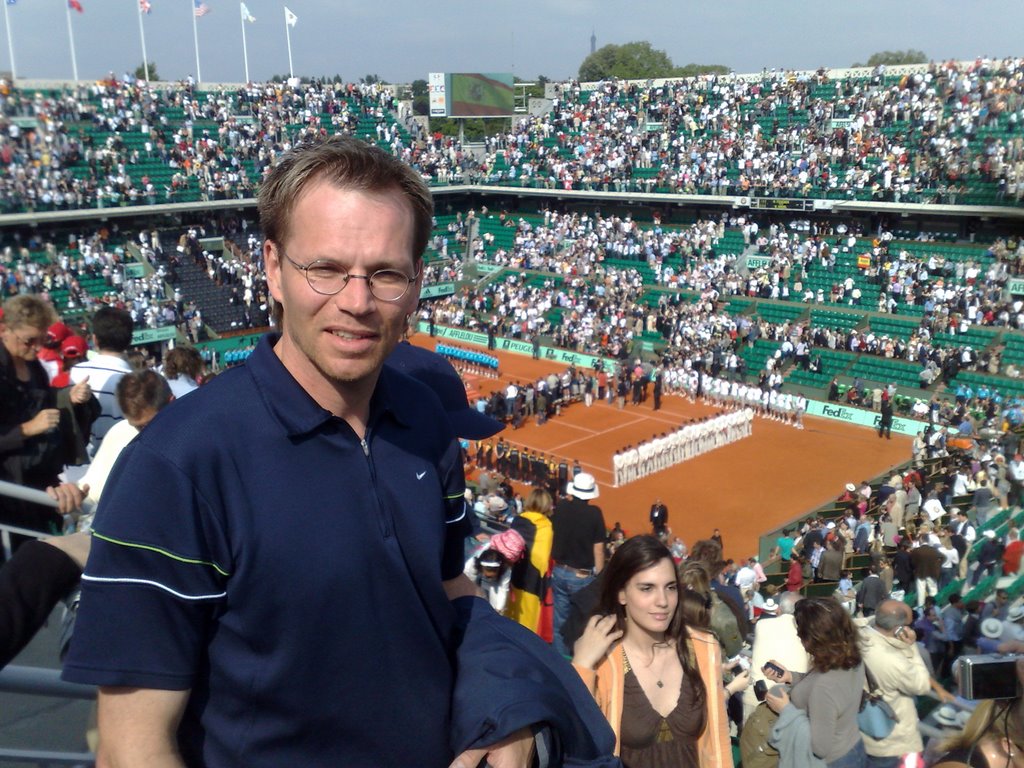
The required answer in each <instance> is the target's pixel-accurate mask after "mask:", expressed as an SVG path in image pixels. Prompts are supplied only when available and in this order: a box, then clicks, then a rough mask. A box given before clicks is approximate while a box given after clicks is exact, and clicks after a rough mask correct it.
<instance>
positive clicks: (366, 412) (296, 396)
mask: <svg viewBox="0 0 1024 768" xmlns="http://www.w3.org/2000/svg"><path fill="white" fill-rule="evenodd" d="M259 211H260V218H261V226H262V230H263V232H264V234H265V236H266V241H265V244H264V248H263V257H264V260H265V264H266V270H267V280H268V285H269V287H270V291H271V294H272V296H273V298H274V300H275V306H274V311H275V320H276V321H277V325H278V327H279V328H280V329H281V334H280V336H270V337H267V338H265V339H263V341H262V342H261V343H260V345H259V346H258V347H257V349H256V350H255V352H254V353H253V354H252V355H251V356H250V358H249V359H248V361H247V363H246V365H244V366H241V367H239V368H235V369H232V370H230V371H228V372H226V373H224V374H222V375H221V376H219V377H217V379H215V380H214V381H213V382H211V383H210V384H209V385H207V386H205V387H202V388H201V389H200V390H198V391H197V392H196V393H194V394H193V395H191V396H189V397H187V398H183V399H182V400H179V401H176V402H175V403H173V404H172V405H171V406H170V407H169V408H167V409H165V411H164V412H163V413H162V414H161V415H160V417H159V418H157V419H155V420H154V421H153V422H152V424H151V425H150V426H149V427H148V428H147V429H146V431H145V432H143V433H142V435H141V437H140V439H138V440H136V441H135V442H133V443H132V444H131V445H130V446H129V447H128V448H126V449H125V451H124V453H123V454H122V457H121V459H120V460H119V462H118V464H117V467H116V468H115V470H114V472H113V474H112V476H111V478H110V480H109V482H108V490H107V492H106V493H105V494H104V497H103V503H102V504H101V507H100V510H99V511H98V514H97V517H96V521H95V524H94V527H93V531H94V542H93V548H92V553H91V555H90V558H89V562H88V565H87V567H86V571H85V574H84V576H83V595H82V603H81V609H80V613H79V618H78V623H77V627H76V633H75V637H74V640H73V643H72V648H71V652H70V656H69V658H68V661H67V664H66V666H65V670H64V675H65V678H66V679H69V680H74V681H78V682H83V683H92V684H97V685H99V686H101V688H100V694H99V729H100V750H99V755H98V760H99V762H100V763H103V764H106V765H111V766H122V765H124V766H143V765H144V766H147V768H160V767H161V766H182V765H188V766H208V767H209V768H220V767H221V766H245V768H262V767H263V766H267V767H268V768H269V767H270V766H275V767H276V766H290V765H302V766H314V765H324V766H413V765H415V766H445V765H448V764H449V763H450V762H451V760H452V758H453V757H454V756H453V755H452V753H451V747H450V746H449V734H450V727H451V722H450V718H451V717H453V716H457V715H458V712H454V713H453V712H452V689H453V685H454V682H455V681H454V677H455V673H454V671H453V666H452V662H451V658H452V653H453V647H452V645H453V643H452V641H453V630H454V623H455V611H454V610H453V607H452V605H451V603H450V601H451V600H453V599H456V598H458V597H463V596H467V595H471V594H475V591H474V590H473V587H472V585H471V584H470V582H469V581H468V580H467V579H465V577H464V576H462V566H463V562H462V544H463V539H464V537H465V535H466V533H467V531H468V530H469V526H468V521H467V520H466V518H465V511H464V502H463V490H464V488H463V486H464V479H463V476H462V467H461V463H460V457H459V451H458V445H457V443H456V442H455V440H454V439H453V435H452V434H451V429H450V427H449V426H448V422H447V420H446V418H445V417H444V415H443V412H442V411H441V405H440V403H439V402H438V400H437V397H436V396H435V395H434V394H433V393H432V392H431V390H430V389H429V388H428V387H426V386H424V385H422V384H420V383H418V382H416V381H414V380H413V379H411V378H409V377H408V376H405V375H404V374H401V373H399V372H397V371H394V370H392V369H390V368H384V367H383V362H384V360H385V358H386V357H387V356H388V354H389V353H390V352H391V350H392V349H393V348H394V347H395V345H396V344H397V342H398V340H399V338H400V336H401V333H402V331H403V329H404V328H405V326H406V324H407V322H408V318H409V316H410V315H411V313H412V312H413V311H414V310H415V308H416V303H417V298H418V295H419V288H420V275H421V274H422V273H421V267H422V261H421V254H422V253H423V250H424V248H425V246H426V242H427V239H428V237H429V234H430V230H431V224H432V204H431V201H430V195H429V191H428V190H427V189H426V187H425V186H424V184H423V182H422V180H421V179H420V178H419V176H418V175H417V174H416V173H415V172H414V171H412V170H411V169H410V168H409V167H407V166H405V165H403V164H401V163H399V162H398V161H397V160H395V159H393V158H391V157H390V156H389V155H387V154H386V153H384V152H382V151H380V150H377V149H376V148H371V147H368V146H367V145H365V144H362V143H361V142H357V141H355V140H352V139H347V138H341V137H334V138H332V139H329V140H327V141H325V142H321V143H317V144H310V145H303V146H301V147H299V148H297V149H295V150H292V151H290V152H289V153H287V154H286V155H284V156H282V157H281V158H280V159H279V160H278V163H277V165H276V166H275V168H274V170H273V171H272V172H271V174H270V175H269V176H268V177H267V179H266V181H265V182H264V184H263V188H262V190H261V194H260V202H259ZM531 747H532V739H531V737H530V733H529V730H528V729H525V730H521V731H516V732H514V733H512V734H511V735H510V736H509V737H508V738H506V739H505V740H503V741H501V742H499V743H498V744H496V745H493V746H492V747H485V748H481V749H475V750H472V751H469V752H466V753H464V754H462V755H460V756H459V757H458V758H456V764H464V765H466V766H475V765H477V764H478V763H479V762H481V761H482V760H483V758H484V757H487V759H488V760H489V761H490V762H491V763H492V764H495V765H502V766H515V767H518V766H525V765H526V764H527V759H528V758H529V753H530V749H531Z"/></svg>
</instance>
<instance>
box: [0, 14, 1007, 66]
mask: <svg viewBox="0 0 1024 768" xmlns="http://www.w3.org/2000/svg"><path fill="white" fill-rule="evenodd" d="M10 1H11V0H6V2H10ZM0 2H4V0H0ZM80 2H81V5H82V7H83V9H84V13H81V14H79V13H77V12H75V11H73V10H72V11H71V12H70V15H71V25H72V28H73V34H74V44H75V49H76V53H77V62H78V72H79V78H80V79H81V80H86V81H88V80H95V79H98V78H100V77H103V76H105V75H107V74H108V73H110V72H113V73H115V74H117V75H120V74H122V73H124V72H125V71H132V70H134V69H135V67H137V66H139V65H140V64H141V63H142V43H141V36H140V32H139V23H138V19H139V13H138V8H139V0H80ZM149 2H150V3H151V6H152V13H151V14H149V15H148V16H144V17H143V19H144V29H145V41H146V49H147V53H148V58H149V60H150V61H151V62H155V63H156V66H157V71H158V72H159V75H160V77H161V79H164V80H169V79H181V78H184V77H187V76H189V75H192V76H193V77H195V76H197V74H201V80H202V81H203V82H207V83H219V82H224V83H238V82H242V81H244V79H245V69H244V62H243V46H242V22H241V11H240V6H239V2H238V0H205V2H206V5H207V6H208V7H209V9H210V12H209V13H208V14H207V15H205V16H203V17H202V18H199V19H197V20H196V27H197V33H198V43H199V67H200V69H198V70H197V64H196V46H195V45H194V39H193V30H192V18H193V16H192V7H193V0H149ZM246 5H247V6H248V9H249V12H250V13H251V14H252V15H253V16H254V17H255V18H256V21H255V22H253V23H251V24H246V25H245V37H246V47H247V50H248V58H249V76H250V78H251V79H253V80H267V79H269V78H270V77H272V76H273V75H275V74H287V73H288V48H287V38H286V35H285V22H284V5H285V4H284V3H282V2H281V1H280V0H246ZM287 5H288V8H289V9H290V10H291V11H292V12H293V13H294V14H295V16H296V17H297V19H298V20H297V23H296V24H295V26H293V27H292V28H291V29H290V32H291V48H292V61H293V64H294V70H295V74H297V75H311V76H324V75H328V76H333V75H340V76H341V77H342V78H343V79H344V80H345V81H357V80H359V79H360V78H362V77H364V76H366V75H377V76H379V77H380V78H381V79H383V80H385V81H387V82H398V83H407V82H411V81H412V80H414V79H418V78H423V79H425V78H426V77H427V74H428V73H429V72H509V71H511V72H512V73H513V74H515V75H516V76H517V77H520V78H522V79H524V80H532V79H534V78H536V77H537V76H538V75H545V76H547V77H549V78H551V79H565V78H569V77H574V76H575V75H576V73H577V72H578V70H579V65H580V63H581V62H582V61H583V59H584V58H586V56H587V55H588V54H589V53H590V36H591V33H592V32H593V34H595V35H596V36H597V46H598V47H599V48H600V47H601V46H603V45H607V44H610V43H614V44H623V43H628V42H632V41H647V42H650V43H651V45H652V46H653V47H654V48H656V49H659V50H663V51H665V52H666V53H667V54H668V55H669V57H670V58H671V59H672V61H673V62H674V63H675V64H677V65H683V64H688V63H701V64H723V65H725V66H727V67H730V68H732V69H733V70H734V71H736V72H741V73H742V72H757V71H760V70H761V69H765V68H769V69H770V68H784V69H816V68H818V67H820V66H825V67H831V68H840V67H846V66H849V65H851V64H853V63H854V62H856V61H866V60H867V58H868V57H869V56H870V55H871V54H872V53H875V52H877V51H883V50H904V49H907V48H913V49H917V50H921V51H924V52H925V54H927V55H928V56H929V57H930V58H932V59H936V60H939V59H950V58H955V59H973V58H975V57H978V56H993V57H1003V56H1014V55H1017V56H1020V55H1024V41H1022V40H1021V37H1020V30H1021V29H1024V2H1021V0H956V2H953V0H770V1H768V2H766V1H765V0H732V2H711V1H710V0H702V1H700V2H698V1H697V0H517V1H516V2H510V3H499V2H494V0H472V1H470V0H433V1H432V2H431V1H429V0H377V1H376V2H374V1H373V0H287ZM65 8H66V0H15V4H13V5H7V6H6V11H7V20H8V22H9V26H8V25H7V24H4V25H3V28H2V29H0V46H2V47H0V71H9V70H10V68H11V65H10V56H9V51H10V47H9V43H11V42H13V48H14V65H15V71H16V72H17V75H18V77H19V79H20V78H30V79H71V77H72V71H73V69H72V59H71V54H70V45H69V35H68V25H67V19H66V13H65Z"/></svg>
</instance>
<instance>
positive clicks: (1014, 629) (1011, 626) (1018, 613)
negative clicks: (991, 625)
mask: <svg viewBox="0 0 1024 768" xmlns="http://www.w3.org/2000/svg"><path fill="white" fill-rule="evenodd" d="M1022 622H1024V605H1021V604H1020V603H1017V604H1016V605H1014V606H1013V607H1012V608H1010V613H1009V614H1008V615H1007V617H1006V621H1004V622H1003V632H1002V634H1001V635H1000V636H999V642H1000V643H1010V642H1012V643H1024V626H1021V623H1022ZM1014 652H1018V651H1014Z"/></svg>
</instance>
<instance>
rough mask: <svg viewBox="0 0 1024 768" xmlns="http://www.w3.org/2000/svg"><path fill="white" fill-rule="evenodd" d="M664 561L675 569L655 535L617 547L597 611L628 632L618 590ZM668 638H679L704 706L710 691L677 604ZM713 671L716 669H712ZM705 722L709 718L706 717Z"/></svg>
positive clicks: (681, 659) (682, 657)
mask: <svg viewBox="0 0 1024 768" xmlns="http://www.w3.org/2000/svg"><path fill="white" fill-rule="evenodd" d="M662 560H667V561H668V563H669V565H671V566H672V570H673V572H675V561H674V560H673V559H672V553H671V552H670V551H669V549H668V547H666V546H665V545H664V544H663V543H662V542H661V541H659V540H658V539H657V538H656V537H654V536H650V535H645V536H634V537H633V538H631V539H627V540H626V541H624V542H623V543H622V545H621V546H620V547H619V548H618V549H617V550H615V554H614V555H612V558H611V560H609V561H608V565H607V566H606V567H605V569H604V572H603V573H602V574H601V578H602V584H601V597H600V600H599V602H598V605H597V608H596V610H595V613H596V614H598V615H601V616H607V615H608V614H612V615H614V616H615V625H616V628H617V629H621V630H622V631H623V632H625V631H626V607H625V606H624V605H622V604H621V603H620V602H619V592H621V591H622V590H624V589H625V588H626V584H628V583H629V580H630V579H632V578H633V577H634V576H636V575H637V574H638V573H640V571H645V570H647V569H648V568H650V567H652V566H654V565H657V564H658V563H660V562H661V561H662ZM665 635H666V637H667V638H669V639H673V640H675V641H676V653H677V654H678V656H679V663H680V664H682V666H683V674H684V675H686V679H687V680H688V681H689V682H690V686H691V688H692V689H693V696H694V700H695V703H697V704H699V705H700V706H704V702H705V701H706V700H707V691H706V688H705V686H704V680H703V678H701V676H700V669H698V668H697V661H696V659H695V658H694V657H693V656H692V655H691V654H690V652H689V640H690V633H689V632H688V631H687V629H686V623H685V622H684V621H683V619H682V613H681V611H680V610H679V607H678V605H677V606H676V612H675V615H674V616H673V617H672V622H671V624H669V627H668V631H667V632H666V633H665ZM712 674H714V671H712ZM705 722H706V719H705Z"/></svg>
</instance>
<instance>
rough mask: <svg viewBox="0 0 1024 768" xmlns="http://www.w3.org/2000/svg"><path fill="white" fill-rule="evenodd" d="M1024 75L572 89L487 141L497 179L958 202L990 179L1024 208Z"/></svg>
mask: <svg viewBox="0 0 1024 768" xmlns="http://www.w3.org/2000/svg"><path fill="white" fill-rule="evenodd" d="M1022 67H1024V62H1022V60H1020V59H1004V60H1000V61H989V60H979V61H976V62H972V63H969V64H966V65H965V64H959V63H956V62H946V63H933V64H931V65H929V66H928V67H926V68H922V70H921V71H918V72H915V73H913V74H907V75H902V76H887V75H886V73H885V68H884V67H879V68H876V69H875V70H874V71H873V72H872V73H871V74H870V75H869V76H857V77H854V76H848V77H844V78H836V79H833V78H832V77H831V76H830V75H829V73H828V72H827V71H826V70H819V71H818V72H817V73H813V74H807V73H803V74H799V75H798V74H795V73H790V72H782V71H779V72H772V73H770V74H768V73H765V74H764V75H763V76H762V77H759V78H747V77H736V76H730V75H724V76H723V75H707V76H702V77H697V78H694V79H691V80H686V81H681V82H668V83H666V84H664V85H660V86H656V85H641V84H637V83H628V82H616V81H605V82H601V83H599V84H598V85H597V87H596V88H595V89H594V90H583V89H582V88H581V86H580V84H579V83H575V82H571V83H567V84H565V85H563V86H562V87H561V89H560V94H559V97H558V98H557V99H556V100H555V102H554V105H553V107H552V109H551V111H550V112H549V113H547V114H545V115H541V116H530V117H524V118H521V119H520V120H519V121H518V122H517V123H516V124H515V125H514V126H513V129H512V130H511V131H510V132H509V133H507V134H505V135H501V136H497V137H494V138H493V139H492V140H491V141H490V142H489V149H490V150H491V151H490V155H489V162H488V170H489V175H488V180H489V181H492V182H506V183H509V182H511V183H517V184H521V185H529V186H543V187H547V188H565V189H589V190H615V191H633V190H636V191H648V192H650V191H655V190H658V191H671V192H676V193H684V194H697V193H705V194H723V195H724V194H732V195H748V194H749V195H757V196H782V197H825V196H829V197H838V198H840V199H842V198H854V197H858V198H859V197H861V196H862V195H863V194H866V195H867V199H872V200H877V201H894V202H935V203H948V204H955V203H957V202H963V201H967V200H969V199H970V192H971V185H972V184H973V183H975V182H977V181H985V182H990V183H994V184H995V185H996V192H995V200H996V201H997V202H999V203H1001V204H1019V201H1020V198H1021V195H1022V194H1024V188H1022V187H1021V184H1020V182H1021V181H1022V179H1024V177H1022V172H1024V166H1022V165H1021V163H1022V161H1024V154H1022V148H1024V144H1022V141H1024V140H1022V138H1021V137H1020V136H1019V135H1018V127H1019V125H1020V122H1021V107H1022V105H1024V104H1022V100H1021V95H1022ZM979 141H981V143H980V144H979V143H978V142H979ZM499 152H500V153H501V154H502V156H503V157H502V161H503V162H501V163H499V162H498V158H497V155H498V153H499ZM640 169H649V171H651V172H648V173H643V174H638V173H637V171H638V170H640Z"/></svg>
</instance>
